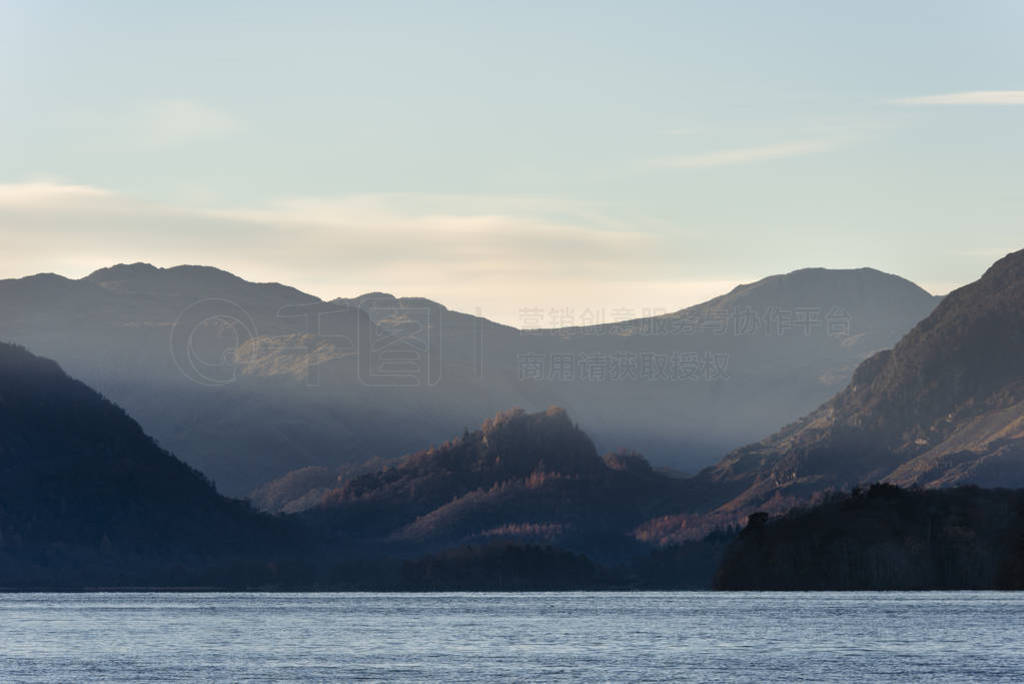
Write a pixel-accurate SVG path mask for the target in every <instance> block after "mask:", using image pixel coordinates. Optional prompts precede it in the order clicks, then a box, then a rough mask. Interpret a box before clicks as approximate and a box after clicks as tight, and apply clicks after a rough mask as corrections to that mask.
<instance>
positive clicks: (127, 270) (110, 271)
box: [82, 261, 161, 283]
mask: <svg viewBox="0 0 1024 684" xmlns="http://www.w3.org/2000/svg"><path fill="white" fill-rule="evenodd" d="M160 270H161V269H159V268H157V267H156V266H154V265H153V264H148V263H145V262H143V261H137V262H135V263H133V264H114V265H113V266H107V267H104V268H99V269H96V270H95V271H93V272H92V273H90V274H89V275H87V276H85V277H84V278H82V280H85V281H87V282H93V283H102V282H109V281H115V280H135V279H138V278H146V277H152V276H154V275H156V274H157V273H159V272H160Z"/></svg>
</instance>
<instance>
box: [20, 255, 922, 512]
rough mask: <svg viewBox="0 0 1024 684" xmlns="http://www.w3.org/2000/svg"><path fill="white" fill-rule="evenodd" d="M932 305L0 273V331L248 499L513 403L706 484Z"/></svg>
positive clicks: (149, 270)
mask: <svg viewBox="0 0 1024 684" xmlns="http://www.w3.org/2000/svg"><path fill="white" fill-rule="evenodd" d="M936 302H937V298H936V297H933V296H931V295H929V294H928V293H927V292H925V291H924V290H922V289H921V288H919V287H917V286H915V285H913V284H912V283H910V282H909V281H906V280H904V279H901V278H898V277H896V276H892V275H887V274H884V273H881V272H879V271H875V270H872V269H856V270H839V271H833V270H825V269H805V270H801V271H795V272H793V273H789V274H786V275H779V276H772V277H769V278H766V279H763V280H761V281H758V282H756V283H752V284H750V285H744V286H740V287H738V288H736V289H735V290H733V291H732V292H730V293H728V294H726V295H723V296H721V297H718V298H715V299H713V300H711V301H709V302H706V303H704V304H701V305H699V306H695V307H690V308H687V309H683V310H681V311H678V312H675V313H671V314H659V315H650V316H647V317H643V318H632V319H629V320H624V321H611V322H609V321H605V322H601V321H600V317H594V318H593V320H592V321H590V324H588V325H586V326H579V325H577V326H574V327H573V326H570V327H563V328H556V329H544V330H518V329H515V328H512V327H509V326H504V325H500V324H497V323H494V322H491V321H488V320H486V319H484V318H482V317H479V316H472V315H468V314H463V313H458V312H454V311H450V310H449V309H447V308H445V307H444V306H442V305H440V304H437V303H435V302H432V301H429V300H426V299H422V298H396V297H393V296H391V295H387V294H382V293H372V294H368V295H363V296H361V297H356V298H348V299H336V300H333V301H323V300H320V299H318V298H316V297H313V296H311V295H308V294H305V293H303V292H300V291H298V290H296V289H294V288H290V287H286V286H283V285H279V284H274V283H251V282H247V281H245V280H243V279H241V278H238V277H236V276H234V275H232V274H230V273H227V272H224V271H221V270H218V269H214V268H209V267H199V266H179V267H174V268H167V269H161V268H156V267H153V266H150V265H148V264H131V265H118V266H114V267H111V268H105V269H101V270H99V271H96V272H95V273H92V274H90V275H89V276H87V277H85V278H82V279H80V280H71V279H67V278H63V277H61V276H56V275H52V274H42V275H38V276H31V277H27V278H22V279H17V280H6V281H0V339H4V340H8V341H12V342H16V343H18V344H22V345H25V346H26V347H28V348H29V349H30V350H32V351H33V352H36V353H38V354H41V355H43V356H46V357H49V358H53V359H55V360H57V361H58V362H59V363H60V364H61V365H62V366H63V367H65V368H66V369H67V370H68V371H69V372H70V373H71V374H72V375H74V376H75V377H78V378H81V379H82V380H84V381H85V382H87V383H88V384H89V385H90V386H92V387H95V388H96V389H97V390H99V391H100V392H102V393H103V394H104V395H105V396H108V397H110V398H111V399H112V400H114V401H116V402H117V403H118V404H119V405H121V406H123V407H125V409H126V410H127V411H128V412H129V413H130V414H131V415H132V416H133V417H134V418H136V419H137V420H138V421H139V422H140V423H141V424H142V426H143V427H144V428H145V429H146V431H147V432H148V433H150V434H152V435H153V436H154V437H155V438H156V439H157V440H158V442H159V443H160V444H161V445H162V446H164V447H165V448H167V449H169V450H171V451H173V452H174V453H175V454H177V455H178V456H180V457H181V458H182V459H184V460H185V461H186V462H187V463H189V464H191V465H193V466H194V467H196V468H198V469H200V470H201V471H202V472H204V473H205V474H207V475H208V476H209V477H211V478H212V479H213V480H214V481H215V482H216V483H217V486H218V488H219V489H221V490H222V491H224V492H226V493H228V494H231V495H236V496H237V495H246V494H248V493H249V492H250V491H252V490H253V489H254V488H256V487H259V486H260V485H262V484H264V483H266V482H268V481H271V480H274V479H276V478H279V477H281V476H282V475H285V474H287V473H289V472H291V471H293V470H297V469H303V468H313V469H314V471H306V472H307V475H308V474H309V473H310V472H318V471H316V470H315V469H316V468H325V469H327V470H329V471H331V472H335V471H336V469H339V468H341V469H345V468H348V467H352V466H358V465H359V464H363V463H366V462H383V461H386V460H389V459H394V458H397V457H399V456H401V455H402V454H406V453H412V452H414V451H417V450H419V449H421V448H422V447H423V446H424V445H426V444H431V443H439V442H441V441H443V440H445V439H447V438H448V437H450V436H451V435H453V434H457V433H458V432H460V431H461V430H462V429H463V428H465V427H467V426H471V425H479V424H480V423H481V422H482V421H483V420H485V419H487V418H488V417H489V416H493V415H494V414H496V413H497V412H499V411H502V410H505V409H507V408H509V407H512V406H520V407H523V408H524V409H526V410H528V411H540V410H544V409H545V408H546V407H548V406H550V405H559V406H563V407H565V408H566V409H567V410H569V411H570V413H571V415H573V416H574V418H575V419H576V420H578V421H579V422H580V425H581V426H582V427H583V428H584V429H586V430H587V431H588V433H590V434H591V435H593V438H594V440H595V442H596V444H597V445H598V447H599V448H600V450H602V451H613V450H616V449H619V448H631V449H637V450H641V451H643V452H644V453H645V455H646V456H647V457H648V458H649V459H650V460H651V462H652V463H654V464H655V465H656V466H659V467H671V468H675V469H677V470H684V471H691V472H692V471H694V470H697V469H699V468H700V467H703V466H706V465H707V464H709V463H712V462H713V461H714V459H715V458H716V457H718V456H720V455H721V454H722V453H724V452H726V451H728V450H729V449H731V448H734V447H737V446H739V445H741V444H743V443H746V442H749V441H750V440H752V439H756V438H757V437H759V436H760V435H763V434H766V433H768V432H769V431H771V430H774V429H775V428H777V426H778V425H781V424H784V423H787V422H790V421H792V420H794V419H796V418H798V417H799V416H801V415H803V414H805V413H806V412H807V411H810V410H811V409H813V407H814V406H816V405H818V404H819V403H820V402H822V401H824V400H825V399H827V398H828V397H829V396H830V395H831V394H833V393H834V392H835V391H836V390H838V389H840V388H841V387H842V386H843V384H844V383H845V382H846V381H847V379H848V378H849V377H850V374H851V373H852V371H853V368H854V367H855V366H856V365H857V363H859V362H860V361H861V360H863V359H865V358H867V357H868V356H870V355H871V354H873V353H874V352H876V351H878V350H881V349H884V348H887V347H889V346H891V345H892V344H893V343H895V342H896V341H897V340H898V339H899V338H900V336H901V335H902V334H903V333H905V332H906V331H907V330H909V329H910V328H911V327H912V326H913V325H914V324H915V323H916V322H917V321H919V320H920V319H921V318H923V317H924V316H925V315H927V314H928V313H929V312H930V311H931V310H932V308H933V307H934V306H935V304H936ZM635 315H636V314H635V313H634V316H635ZM571 320H572V321H575V322H580V321H582V320H583V317H582V316H580V317H578V318H577V317H573V318H571ZM396 426H400V429H396Z"/></svg>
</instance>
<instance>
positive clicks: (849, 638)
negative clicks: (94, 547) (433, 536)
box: [0, 592, 1024, 682]
mask: <svg viewBox="0 0 1024 684" xmlns="http://www.w3.org/2000/svg"><path fill="white" fill-rule="evenodd" d="M309 679H314V680H315V679H342V680H353V679H357V680H371V681H373V680H381V681H396V680H444V681H473V682H477V681H487V680H496V679H516V680H523V679H534V680H577V679H580V680H588V681H595V680H598V681H623V680H648V681H650V680H664V681H668V680H674V681H678V680H697V681H707V680H730V681H737V680H738V681H778V682H791V681H801V680H805V681H823V680H833V681H866V682H867V681H870V682H875V681H880V680H885V681H923V680H927V681H931V682H937V681H949V682H964V681H982V680H991V681H1022V680H1024V594H1010V593H1006V594H1004V593H984V592H973V593H880V594H873V593H850V594H818V593H814V594H749V593H728V594H727V593H607V594H605V593H596V594H595V593H557V594H0V680H3V681H11V680H15V681H26V680H27V681H69V680H91V681H96V680H147V681H152V680H172V681H195V680H215V681H263V680H309Z"/></svg>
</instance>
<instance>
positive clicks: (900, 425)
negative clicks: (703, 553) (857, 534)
mask: <svg viewBox="0 0 1024 684" xmlns="http://www.w3.org/2000/svg"><path fill="white" fill-rule="evenodd" d="M1022 349H1024V251H1021V252H1015V253H1013V254H1010V255H1008V256H1006V257H1005V258H1003V259H1001V260H999V261H998V262H996V263H995V264H994V265H993V266H992V267H991V268H990V269H989V270H988V271H987V272H986V273H985V274H984V275H983V276H982V278H981V279H979V280H978V281H977V282H974V283H971V284H970V285H967V286H965V287H962V288H960V289H958V290H956V291H954V292H952V293H951V294H949V295H948V296H947V297H945V299H944V300H943V301H942V303H941V304H940V305H939V306H938V307H937V308H936V309H935V311H934V312H932V314H931V315H929V316H928V317H927V318H925V319H924V320H923V321H921V322H920V323H919V324H918V325H917V326H915V327H914V328H913V329H912V330H911V331H910V332H909V333H908V334H907V335H906V336H905V337H904V338H903V339H902V340H900V342H899V343H898V344H897V345H896V346H895V347H894V348H893V349H892V350H890V351H883V352H879V353H878V354H876V355H874V356H872V357H871V358H870V359H868V360H867V361H865V362H864V363H862V364H861V365H860V366H859V367H858V368H857V371H856V372H855V373H854V376H853V379H852V381H851V382H850V384H849V386H848V387H847V388H846V389H844V390H843V391H842V392H840V393H839V394H837V395H836V396H835V397H833V398H832V399H831V400H829V401H828V402H826V403H825V404H823V405H822V406H821V407H819V408H818V409H817V410H816V411H814V412H812V413H811V414H810V415H808V416H807V417H805V418H803V419H801V420H799V421H797V422H796V423H794V424H792V425H790V426H788V427H786V428H785V429H783V430H782V431H780V432H778V433H777V434H775V435H773V436H772V437H770V438H768V439H766V440H764V441H763V442H760V443H758V444H753V445H750V446H747V447H744V448H742V449H739V450H737V451H735V452H733V453H732V454H730V455H729V456H727V457H726V458H725V459H723V460H722V461H721V462H720V463H719V464H718V465H717V466H714V467H713V468H709V469H707V470H706V471H704V472H702V473H701V474H700V476H699V479H700V480H701V481H703V482H704V483H705V488H706V490H707V491H709V492H713V495H712V496H711V497H710V498H708V499H707V501H708V502H710V503H713V502H714V501H715V499H716V498H717V501H718V503H721V502H722V501H728V503H727V504H725V505H723V506H721V508H720V509H719V511H735V512H737V513H740V512H744V511H745V512H749V511H751V510H754V509H756V508H764V509H766V510H772V511H782V510H785V509H786V508H788V507H789V506H791V505H793V504H794V503H797V502H800V501H806V500H807V499H808V498H809V497H811V496H812V495H813V494H814V493H816V492H821V491H824V490H827V489H843V488H849V487H852V486H853V485H856V484H858V483H861V482H868V481H874V480H886V481H889V482H893V483H897V484H901V485H921V486H925V487H935V486H947V485H954V484H963V483H972V484H979V485H984V486H1009V487H1021V486H1024V355H1022V354H1021V350H1022Z"/></svg>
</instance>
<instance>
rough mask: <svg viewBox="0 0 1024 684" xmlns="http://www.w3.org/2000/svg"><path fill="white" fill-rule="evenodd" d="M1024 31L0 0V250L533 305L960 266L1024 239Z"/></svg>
mask: <svg viewBox="0 0 1024 684" xmlns="http://www.w3.org/2000/svg"><path fill="white" fill-rule="evenodd" d="M1022 35H1024V3H1020V2H1010V1H1006V2H985V1H979V2H970V3H965V2H923V1H922V2H909V1H908V2H899V3H893V2H872V1H863V2H821V3H808V2H787V1H785V0H779V1H775V2H771V3H756V2H730V1H721V2H710V1H709V2H681V1H675V2H629V3H626V2H613V3H602V2H580V3H563V2H526V1H519V2H429V1H424V2H386V1H381V2H373V3H344V2H323V3H318V2H289V3H283V2H277V3H269V2H268V3H259V2H244V3H242V2H239V3H228V2H187V1H180V2H174V3H159V4H157V3H137V2H103V1H101V0H100V1H95V2H89V3H82V2H64V3H60V2H48V1H47V0H33V1H31V2H29V1H27V0H25V1H22V2H12V1H11V0H0V278H4V277H21V276H25V275H29V274H33V273H38V272H55V273H60V274H62V275H66V276H68V277H81V276H84V275H86V274H88V273H89V272H91V271H93V270H95V269H97V268H100V267H103V266H108V265H111V264H114V263H119V262H136V261H145V262H149V263H153V264H156V265H158V266H173V265H176V264H181V263H193V264H209V265H214V266H218V267H220V268H224V269H226V270H229V271H232V272H234V273H236V274H238V275H240V276H242V277H244V278H246V279H249V280H257V281H278V282H284V283H287V284H290V285H293V286H296V287H298V288H300V289H302V290H305V291H307V292H310V293H312V294H315V295H318V296H321V297H324V298H334V297H350V296H355V295H357V294H360V293H363V292H368V291H386V292H392V293H394V294H396V295H400V296H424V297H430V298H432V299H435V300H437V301H440V302H442V303H444V304H446V305H448V306H449V307H451V308H455V309H459V310H463V311H470V312H479V313H481V314H483V315H485V316H487V317H489V318H492V319H495V320H499V321H503V322H506V323H511V324H513V325H516V324H520V325H522V324H525V323H526V321H525V320H524V317H525V316H526V314H525V312H526V310H530V311H536V310H538V309H544V310H546V311H554V310H558V311H559V312H560V314H559V316H560V317H561V319H562V320H564V319H565V316H566V312H569V316H572V315H574V313H573V312H577V313H579V314H582V312H583V311H584V310H588V311H594V312H598V311H601V312H605V316H610V315H611V314H610V313H608V312H612V311H613V310H614V311H618V312H624V311H634V312H635V313H636V314H637V315H641V313H642V312H657V311H671V310H676V309H679V308H682V307H683V306H686V305H690V304H694V303H697V302H700V301H703V300H706V299H708V298H710V297H712V296H714V295H717V294H720V293H722V292H725V291H727V290H729V289H731V288H732V287H733V286H735V285H737V284H739V283H743V282H750V281H753V280H757V279H759V278H762V277H764V276H767V275H771V274H775V273H782V272H787V271H791V270H794V269H797V268H802V267H809V266H825V267H830V268H854V267H861V266H872V267H875V268H878V269H881V270H883V271H887V272H891V273H896V274H898V275H901V276H903V277H906V278H909V279H911V280H913V281H914V282H916V283H918V284H919V285H921V286H922V287H924V288H925V289H927V290H929V291H931V292H933V293H937V294H942V293H945V292H948V291H949V290H950V289H952V288H955V287H958V286H960V285H962V284H965V283H967V282H970V281H971V280H974V279H976V278H977V277H978V276H979V275H980V274H981V273H982V272H983V271H984V270H985V268H986V267H987V266H988V265H989V264H991V262H992V261H994V260H995V259H997V258H999V257H1000V256H1002V255H1004V254H1006V253H1007V252H1010V251H1015V250H1017V249H1020V248H1022V247H1024V230H1022V229H1024V192H1022V191H1021V188H1024V41H1022V40H1021V39H1020V37H1021V36H1022ZM530 315H531V316H533V314H530ZM620 317H621V316H620Z"/></svg>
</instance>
